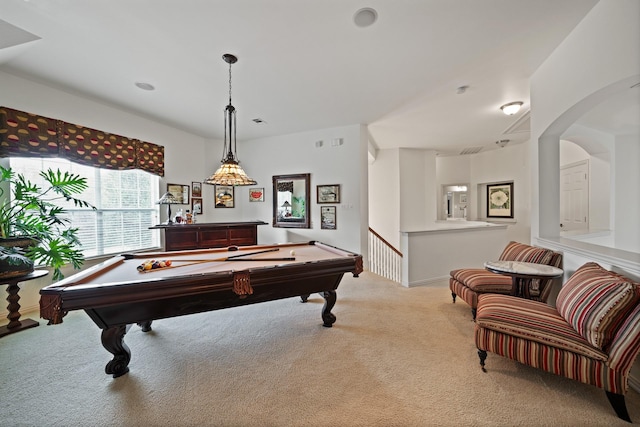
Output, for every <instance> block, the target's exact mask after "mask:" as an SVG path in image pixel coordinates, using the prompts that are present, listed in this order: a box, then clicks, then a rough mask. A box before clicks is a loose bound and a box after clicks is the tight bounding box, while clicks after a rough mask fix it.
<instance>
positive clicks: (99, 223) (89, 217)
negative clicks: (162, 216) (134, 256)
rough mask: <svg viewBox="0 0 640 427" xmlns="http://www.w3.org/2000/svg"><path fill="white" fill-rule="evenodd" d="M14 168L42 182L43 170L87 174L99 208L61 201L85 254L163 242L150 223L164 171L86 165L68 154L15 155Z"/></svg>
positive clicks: (86, 196) (90, 197) (91, 198)
mask: <svg viewBox="0 0 640 427" xmlns="http://www.w3.org/2000/svg"><path fill="white" fill-rule="evenodd" d="M10 163H11V168H12V169H13V170H14V171H16V172H18V173H22V174H24V175H25V176H27V177H29V179H30V180H31V182H34V183H38V184H40V183H41V182H42V179H41V178H40V176H39V172H40V171H41V170H47V169H49V168H50V169H53V170H57V169H60V170H61V171H69V172H71V173H74V174H78V175H80V176H82V177H84V178H87V183H88V185H89V188H88V189H87V190H86V191H85V192H84V193H82V195H81V196H80V198H81V199H83V200H86V201H87V202H89V203H91V204H92V205H94V206H95V207H96V209H97V210H92V209H87V208H82V209H79V208H76V207H75V206H74V205H73V203H72V202H69V203H68V204H65V202H64V201H58V203H59V204H60V205H61V206H63V207H64V208H66V209H67V210H68V212H69V218H70V219H71V227H74V228H78V229H79V232H78V238H79V239H80V242H81V243H82V252H83V254H84V256H85V257H86V258H89V257H97V256H104V255H114V254H120V253H123V252H129V251H135V250H141V249H148V248H156V247H158V246H160V243H159V238H158V234H157V233H154V232H153V230H149V227H151V226H153V225H155V224H157V223H158V221H159V205H156V204H155V202H156V200H158V187H159V177H158V176H156V175H153V174H150V173H147V172H143V171H141V170H137V169H134V170H125V171H117V170H109V169H100V168H93V167H89V166H83V165H79V164H76V163H72V162H70V161H68V160H64V159H56V158H54V159H51V158H47V159H39V158H11V160H10Z"/></svg>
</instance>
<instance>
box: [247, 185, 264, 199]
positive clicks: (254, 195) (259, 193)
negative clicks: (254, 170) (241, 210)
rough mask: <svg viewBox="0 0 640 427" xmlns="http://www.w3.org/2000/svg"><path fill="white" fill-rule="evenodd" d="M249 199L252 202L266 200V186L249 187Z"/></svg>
mask: <svg viewBox="0 0 640 427" xmlns="http://www.w3.org/2000/svg"><path fill="white" fill-rule="evenodd" d="M249 201H250V202H264V188H250V189H249Z"/></svg>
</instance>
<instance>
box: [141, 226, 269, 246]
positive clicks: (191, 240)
mask: <svg viewBox="0 0 640 427" xmlns="http://www.w3.org/2000/svg"><path fill="white" fill-rule="evenodd" d="M264 224H266V222H263V221H249V222H212V223H202V224H172V225H165V224H163V225H155V226H153V227H149V228H152V229H154V228H159V229H162V230H164V245H165V250H166V251H180V250H188V249H208V248H224V247H227V246H249V245H257V244H258V225H264Z"/></svg>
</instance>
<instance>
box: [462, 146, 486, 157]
mask: <svg viewBox="0 0 640 427" xmlns="http://www.w3.org/2000/svg"><path fill="white" fill-rule="evenodd" d="M480 151H482V147H467V148H464V149H462V151H460V154H461V155H462V154H476V153H479V152H480Z"/></svg>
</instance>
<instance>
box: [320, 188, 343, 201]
mask: <svg viewBox="0 0 640 427" xmlns="http://www.w3.org/2000/svg"><path fill="white" fill-rule="evenodd" d="M316 189H317V192H318V194H317V197H318V199H317V201H318V203H340V184H332V185H318V186H317V187H316Z"/></svg>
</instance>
